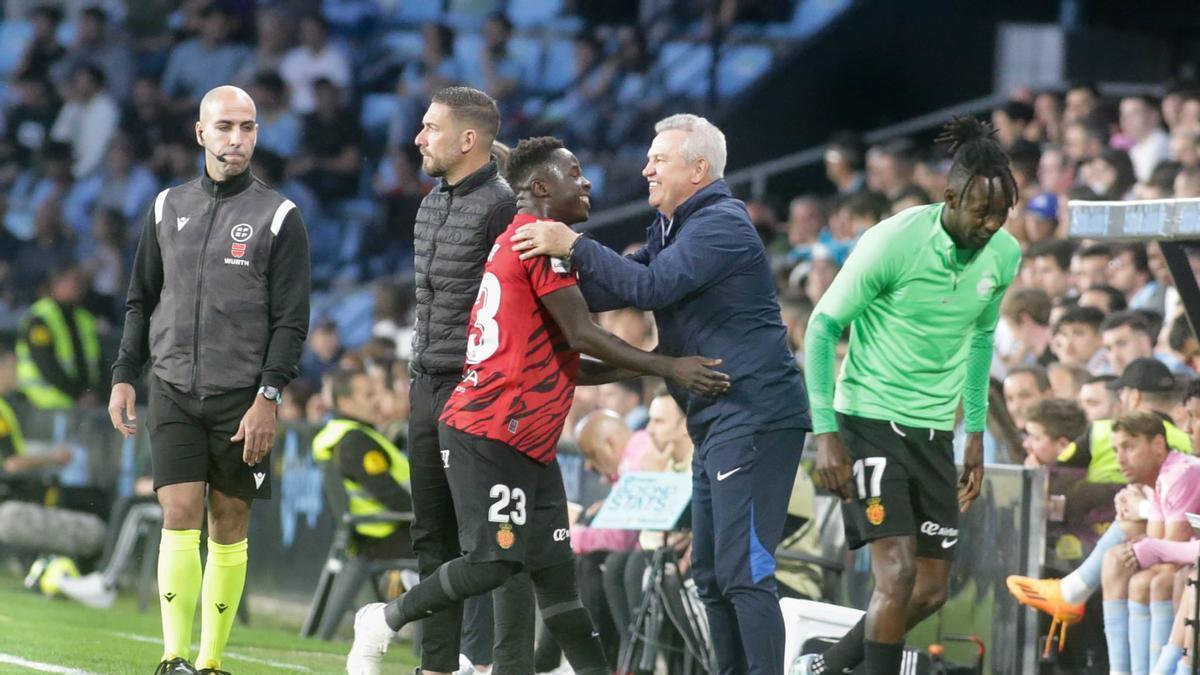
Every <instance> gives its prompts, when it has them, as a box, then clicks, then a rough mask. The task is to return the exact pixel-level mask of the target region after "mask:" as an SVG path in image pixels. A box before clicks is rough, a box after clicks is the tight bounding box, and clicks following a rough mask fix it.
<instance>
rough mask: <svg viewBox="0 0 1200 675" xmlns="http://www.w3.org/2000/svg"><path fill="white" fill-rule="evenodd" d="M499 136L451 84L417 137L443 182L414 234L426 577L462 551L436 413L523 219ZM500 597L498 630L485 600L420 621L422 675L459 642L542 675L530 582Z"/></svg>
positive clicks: (482, 106)
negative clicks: (492, 262)
mask: <svg viewBox="0 0 1200 675" xmlns="http://www.w3.org/2000/svg"><path fill="white" fill-rule="evenodd" d="M499 130H500V110H499V108H498V107H497V106H496V102H495V100H493V99H492V97H491V96H488V95H487V94H486V93H484V92H482V91H479V90H478V89H472V88H470V87H447V88H445V89H442V90H441V91H439V92H437V93H436V94H434V96H433V100H432V102H431V103H430V104H429V108H428V110H426V112H425V115H424V117H423V118H422V120H421V131H420V132H419V133H418V134H417V137H416V139H415V142H416V144H417V147H418V148H420V150H421V168H422V170H423V171H424V172H425V174H426V175H428V176H430V177H433V178H440V179H441V181H440V182H439V183H438V186H437V187H436V188H434V189H433V190H432V191H430V192H429V194H427V195H426V196H425V198H424V199H423V200H422V201H421V208H420V210H418V211H417V218H416V225H415V228H414V240H415V242H414V249H415V256H414V267H415V269H416V293H417V324H416V328H415V329H414V331H413V344H412V359H411V364H412V366H411V367H412V371H413V379H412V388H411V390H410V392H411V393H410V396H411V399H412V400H411V403H412V406H411V410H412V412H411V414H410V417H409V422H408V430H409V431H408V442H409V449H408V460H409V470H410V472H411V478H412V480H411V483H412V498H413V516H414V519H413V524H412V528H411V530H410V531H411V533H412V539H413V549H414V550H415V551H416V554H417V565H418V567H419V568H420V572H421V576H422V578H424V577H425V576H427V575H429V574H431V573H433V572H435V571H436V570H437V569H438V567H439V566H440V565H441V564H442V563H445V562H448V561H450V560H453V559H455V558H457V557H459V556H460V555H462V547H461V546H460V544H459V537H458V520H457V518H456V517H455V512H454V501H453V500H452V499H451V496H450V485H449V483H447V481H446V473H445V463H444V460H443V454H442V446H441V445H440V444H439V442H438V418H439V417H441V415H442V408H443V407H445V405H446V400H447V399H449V398H450V393H451V392H453V391H454V388H455V387H456V386H458V383H459V381H460V380H461V379H462V373H463V364H464V363H465V362H466V357H467V339H468V336H467V325H468V324H469V323H470V322H471V321H470V319H471V308H472V307H473V306H474V304H475V296H476V295H477V294H478V293H479V284H480V281H482V279H483V266H484V263H485V262H487V258H488V254H489V253H490V252H491V250H492V246H493V244H494V243H495V241H496V237H498V236H500V234H502V233H503V232H504V230H505V229H506V228H507V227H508V224H509V223H510V222H511V221H512V218H513V215H514V214H516V212H517V200H516V195H514V194H513V191H512V188H510V187H509V185H508V183H507V182H506V181H505V180H504V179H503V178H501V177H500V173H499V168H498V167H497V164H496V161H495V160H494V159H493V158H492V142H493V141H494V140H495V138H496V134H497V133H499ZM492 597H493V598H495V600H496V607H495V613H496V616H495V620H494V623H493V615H492V611H491V602H490V599H489V598H488V597H487V596H480V597H476V598H472V599H470V600H468V601H467V602H466V612H465V614H466V616H465V621H464V611H463V606H462V605H460V606H458V607H456V608H454V609H450V610H446V611H443V612H439V613H437V614H434V615H432V616H430V617H427V618H425V619H423V620H422V621H421V673H422V674H423V675H442V674H448V673H453V672H455V671H457V670H458V669H459V660H458V656H459V651H460V650H459V646H460V637H461V645H462V652H463V653H465V654H466V656H467V657H468V658H470V660H471V661H472V662H473V663H475V664H488V663H494V664H495V669H494V671H493V672H494V675H533V616H534V606H533V586H532V584H531V583H530V581H529V575H528V574H521V575H518V576H516V577H513V578H512V579H510V580H509V581H508V582H507V583H506V584H505V585H504V586H502V587H500V588H499V589H497V590H496V591H494V592H493V595H492ZM464 628H465V632H464ZM493 628H495V630H496V632H497V633H498V634H497V635H496V636H495V638H493V631H492V629H493ZM493 642H494V644H495V647H496V650H495V654H491V651H492V650H491V649H490V647H491V645H492V644H493ZM488 657H494V658H493V659H489V658H488Z"/></svg>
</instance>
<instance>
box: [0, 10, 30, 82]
mask: <svg viewBox="0 0 1200 675" xmlns="http://www.w3.org/2000/svg"><path fill="white" fill-rule="evenodd" d="M31 37H33V24H32V23H30V22H28V21H11V20H10V21H3V22H0V75H6V76H7V75H8V74H9V73H11V72H12V71H13V69H14V68H16V67H17V64H18V63H20V62H21V56H22V55H23V54H24V53H25V45H27V44H29V39H30V38H31Z"/></svg>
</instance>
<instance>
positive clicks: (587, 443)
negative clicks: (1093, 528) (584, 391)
mask: <svg viewBox="0 0 1200 675" xmlns="http://www.w3.org/2000/svg"><path fill="white" fill-rule="evenodd" d="M632 435H633V432H632V431H630V430H629V427H627V426H625V420H623V419H622V418H621V416H620V415H618V414H617V413H615V412H613V411H612V410H597V411H595V412H593V413H591V414H589V415H588V416H587V417H584V418H583V420H581V421H580V422H579V433H578V434H577V438H578V442H579V451H580V452H581V453H583V456H584V458H585V459H586V460H587V461H588V463H590V464H591V465H592V466H593V467H595V469H596V470H597V471H599V472H600V473H602V474H604V475H606V476H615V475H617V467H618V466H620V464H621V455H622V453H623V452H624V451H625V446H626V445H627V444H628V443H629V438H630V436H632Z"/></svg>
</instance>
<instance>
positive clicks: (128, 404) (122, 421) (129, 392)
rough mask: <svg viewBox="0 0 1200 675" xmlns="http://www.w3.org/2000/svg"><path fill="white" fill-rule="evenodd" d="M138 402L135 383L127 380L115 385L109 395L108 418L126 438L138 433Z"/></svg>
mask: <svg viewBox="0 0 1200 675" xmlns="http://www.w3.org/2000/svg"><path fill="white" fill-rule="evenodd" d="M136 404H137V393H136V392H135V391H134V390H133V385H131V384H128V383H126V382H118V383H116V384H114V385H113V388H112V394H110V395H109V397H108V418H109V419H110V420H112V425H113V428H114V429H116V430H117V431H119V432H121V435H122V436H124V437H125V438H129V437H130V436H132V435H134V434H136V433H137V411H136V410H135V405H136Z"/></svg>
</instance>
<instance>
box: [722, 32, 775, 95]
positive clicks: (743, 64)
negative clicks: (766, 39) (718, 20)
mask: <svg viewBox="0 0 1200 675" xmlns="http://www.w3.org/2000/svg"><path fill="white" fill-rule="evenodd" d="M771 58H772V54H771V49H770V47H767V46H765V45H738V46H735V47H727V48H726V49H725V50H724V51H723V52H722V53H721V61H720V63H718V64H717V95H718V96H720V97H721V98H728V97H731V96H736V95H738V94H740V93H741V92H742V91H743V90H744V89H745V88H746V87H748V86H749V85H750V84H751V83H753V82H754V81H755V80H757V79H758V78H759V77H761V76H762V75H763V73H765V72H767V70H768V69H769V68H770V67H771Z"/></svg>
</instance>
